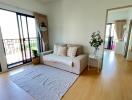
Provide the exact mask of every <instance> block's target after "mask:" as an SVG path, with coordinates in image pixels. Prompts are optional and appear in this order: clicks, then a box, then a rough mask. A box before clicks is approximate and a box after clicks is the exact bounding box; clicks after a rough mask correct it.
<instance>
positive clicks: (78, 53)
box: [55, 43, 84, 56]
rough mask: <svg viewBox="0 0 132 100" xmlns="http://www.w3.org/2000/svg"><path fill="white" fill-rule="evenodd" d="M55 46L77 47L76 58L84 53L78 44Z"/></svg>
mask: <svg viewBox="0 0 132 100" xmlns="http://www.w3.org/2000/svg"><path fill="white" fill-rule="evenodd" d="M55 45H58V46H67V47H74V46H75V47H77V48H78V49H77V54H76V56H78V55H81V54H83V53H84V52H83V46H82V45H80V44H60V43H56V44H55Z"/></svg>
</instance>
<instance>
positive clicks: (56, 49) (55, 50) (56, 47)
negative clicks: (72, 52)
mask: <svg viewBox="0 0 132 100" xmlns="http://www.w3.org/2000/svg"><path fill="white" fill-rule="evenodd" d="M59 46H63V47H65V46H66V44H55V45H54V52H53V54H56V55H57V52H58V47H59Z"/></svg>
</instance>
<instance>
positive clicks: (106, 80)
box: [0, 51, 132, 100]
mask: <svg viewBox="0 0 132 100" xmlns="http://www.w3.org/2000/svg"><path fill="white" fill-rule="evenodd" d="M23 69H25V68H24V67H22V68H18V69H16V70H13V71H11V72H8V73H4V74H1V75H0V100H33V98H32V97H31V96H30V95H29V94H27V93H26V92H25V91H24V90H23V89H21V88H19V87H18V86H17V85H15V84H14V83H13V82H11V81H10V79H9V78H8V76H9V75H10V74H14V73H17V72H19V71H22V70H23ZM62 100H132V62H128V61H126V60H125V59H124V58H123V57H122V56H121V55H115V54H114V53H113V52H110V51H106V52H105V56H104V64H103V70H102V72H101V73H100V74H98V73H97V72H96V71H87V70H85V71H84V72H83V73H82V75H81V76H80V77H79V78H78V80H77V81H76V82H75V84H74V85H73V86H72V87H71V88H70V89H69V91H68V92H67V93H66V94H65V95H64V97H63V98H62Z"/></svg>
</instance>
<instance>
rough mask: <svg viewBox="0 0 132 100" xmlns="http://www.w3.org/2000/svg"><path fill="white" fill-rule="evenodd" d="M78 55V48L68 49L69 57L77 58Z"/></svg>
mask: <svg viewBox="0 0 132 100" xmlns="http://www.w3.org/2000/svg"><path fill="white" fill-rule="evenodd" d="M76 53H77V47H68V50H67V56H68V57H75V56H76Z"/></svg>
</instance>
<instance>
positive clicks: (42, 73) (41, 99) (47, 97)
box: [10, 65, 78, 100]
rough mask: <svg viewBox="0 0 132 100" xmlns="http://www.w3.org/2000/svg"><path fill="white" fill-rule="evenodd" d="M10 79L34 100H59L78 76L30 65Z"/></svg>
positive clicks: (46, 67)
mask: <svg viewBox="0 0 132 100" xmlns="http://www.w3.org/2000/svg"><path fill="white" fill-rule="evenodd" d="M10 78H11V80H12V81H13V82H14V83H15V84H17V85H18V86H19V87H21V88H22V89H24V90H25V91H26V92H28V93H29V94H30V95H31V96H32V97H33V98H35V99H36V100H60V99H61V98H62V96H63V95H64V94H65V93H66V91H68V89H69V88H70V87H71V86H72V85H73V83H74V82H75V81H76V79H77V78H78V75H76V74H73V73H70V72H66V71H63V70H60V69H57V68H53V67H48V66H46V65H36V66H34V65H30V66H29V67H28V68H27V69H25V70H24V71H22V72H20V73H17V74H14V75H11V76H10Z"/></svg>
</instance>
